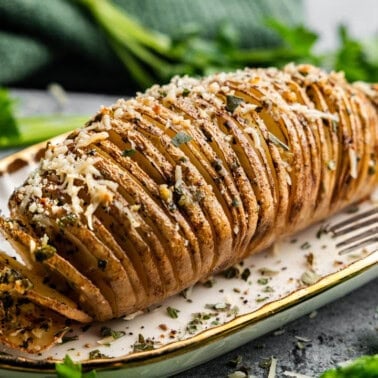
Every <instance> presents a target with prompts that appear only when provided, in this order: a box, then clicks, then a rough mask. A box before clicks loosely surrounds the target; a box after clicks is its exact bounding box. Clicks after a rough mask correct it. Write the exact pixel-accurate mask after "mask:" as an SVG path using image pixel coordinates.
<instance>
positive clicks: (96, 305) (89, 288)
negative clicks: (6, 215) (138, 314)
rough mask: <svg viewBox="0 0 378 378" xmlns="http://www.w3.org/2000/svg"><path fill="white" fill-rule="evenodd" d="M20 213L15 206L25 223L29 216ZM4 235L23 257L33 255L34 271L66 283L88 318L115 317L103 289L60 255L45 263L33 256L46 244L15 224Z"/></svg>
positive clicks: (5, 227)
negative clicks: (100, 289) (102, 291)
mask: <svg viewBox="0 0 378 378" xmlns="http://www.w3.org/2000/svg"><path fill="white" fill-rule="evenodd" d="M11 205H12V203H11ZM16 210H17V208H16V207H14V206H13V205H12V216H13V218H14V219H20V220H21V221H23V222H25V221H26V220H27V218H26V217H25V215H22V214H17V213H16ZM0 221H1V218H0ZM0 231H2V232H5V233H6V234H7V236H8V238H9V241H10V242H11V244H12V245H13V246H14V247H15V248H16V249H17V251H20V250H21V249H22V250H23V252H22V253H21V255H22V256H23V255H29V261H33V269H37V271H38V272H39V271H41V272H44V275H46V273H47V275H48V276H50V275H51V276H52V277H53V278H55V277H57V278H58V281H64V282H66V284H67V287H68V291H69V292H68V293H67V295H69V296H70V297H71V296H73V297H74V298H75V299H74V300H78V301H79V304H80V306H81V307H82V308H83V310H84V311H85V312H86V313H87V314H89V315H90V316H92V317H93V318H94V319H97V320H105V319H109V318H111V317H112V311H111V308H110V305H109V303H108V302H107V300H106V299H105V298H104V297H103V295H102V294H101V292H100V291H99V289H98V288H97V287H96V286H94V285H93V284H92V282H91V281H89V280H88V278H86V277H85V276H83V275H82V274H81V273H80V272H79V271H78V270H77V269H76V268H75V267H74V266H72V265H71V264H70V263H69V262H68V261H66V260H65V259H64V258H62V257H61V256H60V255H59V254H58V253H54V254H52V255H51V256H49V258H46V259H45V258H43V259H41V261H36V260H35V257H34V253H33V252H35V251H36V250H38V248H39V247H43V243H42V242H41V241H40V240H39V239H36V238H33V237H32V236H31V234H30V233H26V232H25V231H24V230H23V229H21V227H19V226H18V225H17V223H16V222H12V225H11V226H10V224H9V222H3V223H2V225H1V227H0ZM45 272H46V273H45Z"/></svg>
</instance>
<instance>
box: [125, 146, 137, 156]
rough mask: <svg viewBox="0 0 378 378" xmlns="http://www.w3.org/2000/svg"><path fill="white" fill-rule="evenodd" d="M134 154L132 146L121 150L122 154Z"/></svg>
mask: <svg viewBox="0 0 378 378" xmlns="http://www.w3.org/2000/svg"><path fill="white" fill-rule="evenodd" d="M135 154H136V150H135V149H134V148H127V149H126V150H124V151H123V152H122V156H129V157H130V156H134V155H135Z"/></svg>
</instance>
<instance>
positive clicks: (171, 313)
mask: <svg viewBox="0 0 378 378" xmlns="http://www.w3.org/2000/svg"><path fill="white" fill-rule="evenodd" d="M179 312H180V310H177V308H173V307H169V306H168V307H167V313H168V315H169V316H170V317H171V318H172V319H177V318H178V313H179Z"/></svg>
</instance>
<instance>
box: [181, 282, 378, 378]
mask: <svg viewBox="0 0 378 378" xmlns="http://www.w3.org/2000/svg"><path fill="white" fill-rule="evenodd" d="M377 306H378V279H375V280H374V281H372V282H370V283H368V284H367V285H365V286H363V287H362V288H360V289H358V290H356V291H354V292H353V293H351V294H349V295H347V296H345V297H343V298H341V299H339V300H337V301H335V302H333V303H330V304H328V305H327V306H324V307H322V308H320V309H319V310H318V311H317V314H316V316H315V317H314V318H310V317H309V316H308V315H307V316H304V317H302V318H300V319H298V320H296V321H294V322H292V323H290V324H288V325H286V326H285V327H283V329H282V331H281V332H284V333H282V334H280V335H276V336H275V335H274V333H271V334H268V335H266V336H263V337H260V338H258V339H256V340H254V341H252V342H250V343H248V344H245V345H244V346H242V347H240V348H238V349H236V350H234V351H232V352H230V353H227V354H225V355H223V356H221V357H219V358H216V359H214V360H212V361H210V362H208V363H206V364H203V365H201V366H198V367H196V368H194V369H191V370H189V371H186V372H184V373H181V374H179V375H176V376H175V377H176V378H179V377H180V378H188V377H227V375H228V374H230V373H231V372H233V371H235V370H237V369H235V368H234V367H230V366H229V361H231V360H234V359H235V358H236V357H237V356H241V357H242V364H241V365H242V366H245V367H247V368H249V374H253V375H255V376H257V377H264V378H265V377H267V375H268V369H266V368H265V369H264V368H261V367H259V363H261V362H264V359H266V358H267V357H271V356H274V357H275V358H277V360H278V363H277V377H285V375H283V372H284V371H295V372H297V373H301V374H305V375H308V376H310V377H318V376H319V375H320V373H321V372H323V371H324V370H326V369H328V368H331V367H334V366H335V364H336V363H338V362H343V361H346V360H349V359H354V358H356V357H358V356H361V355H363V354H376V353H378V307H377ZM295 336H301V337H304V338H306V339H309V340H310V341H309V342H305V343H303V344H304V348H303V349H300V348H299V347H298V346H299V344H298V340H297V339H296V337H295ZM367 378H368V377H367Z"/></svg>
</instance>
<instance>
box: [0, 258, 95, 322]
mask: <svg viewBox="0 0 378 378" xmlns="http://www.w3.org/2000/svg"><path fill="white" fill-rule="evenodd" d="M38 273H39V272H35V271H32V270H29V269H27V268H26V267H25V266H24V265H22V264H21V263H19V262H18V261H16V260H14V259H13V258H11V257H9V256H8V255H7V254H5V253H3V252H0V291H2V292H4V291H8V292H9V293H10V294H11V295H13V294H14V295H19V296H23V297H24V298H26V299H28V300H30V301H31V302H33V303H35V304H36V305H39V306H42V307H46V308H48V309H50V310H53V311H55V312H57V313H59V314H60V315H62V316H65V317H67V318H69V319H72V320H76V321H78V322H81V323H88V322H90V321H92V318H91V317H90V316H89V315H87V314H86V313H85V312H83V311H81V310H79V309H78V307H77V304H76V303H75V302H74V301H73V300H71V299H70V298H68V297H66V296H65V295H63V294H61V293H60V292H59V291H57V290H54V289H53V288H51V287H49V286H47V285H45V284H44V282H43V278H44V277H43V276H41V275H40V274H38Z"/></svg>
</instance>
